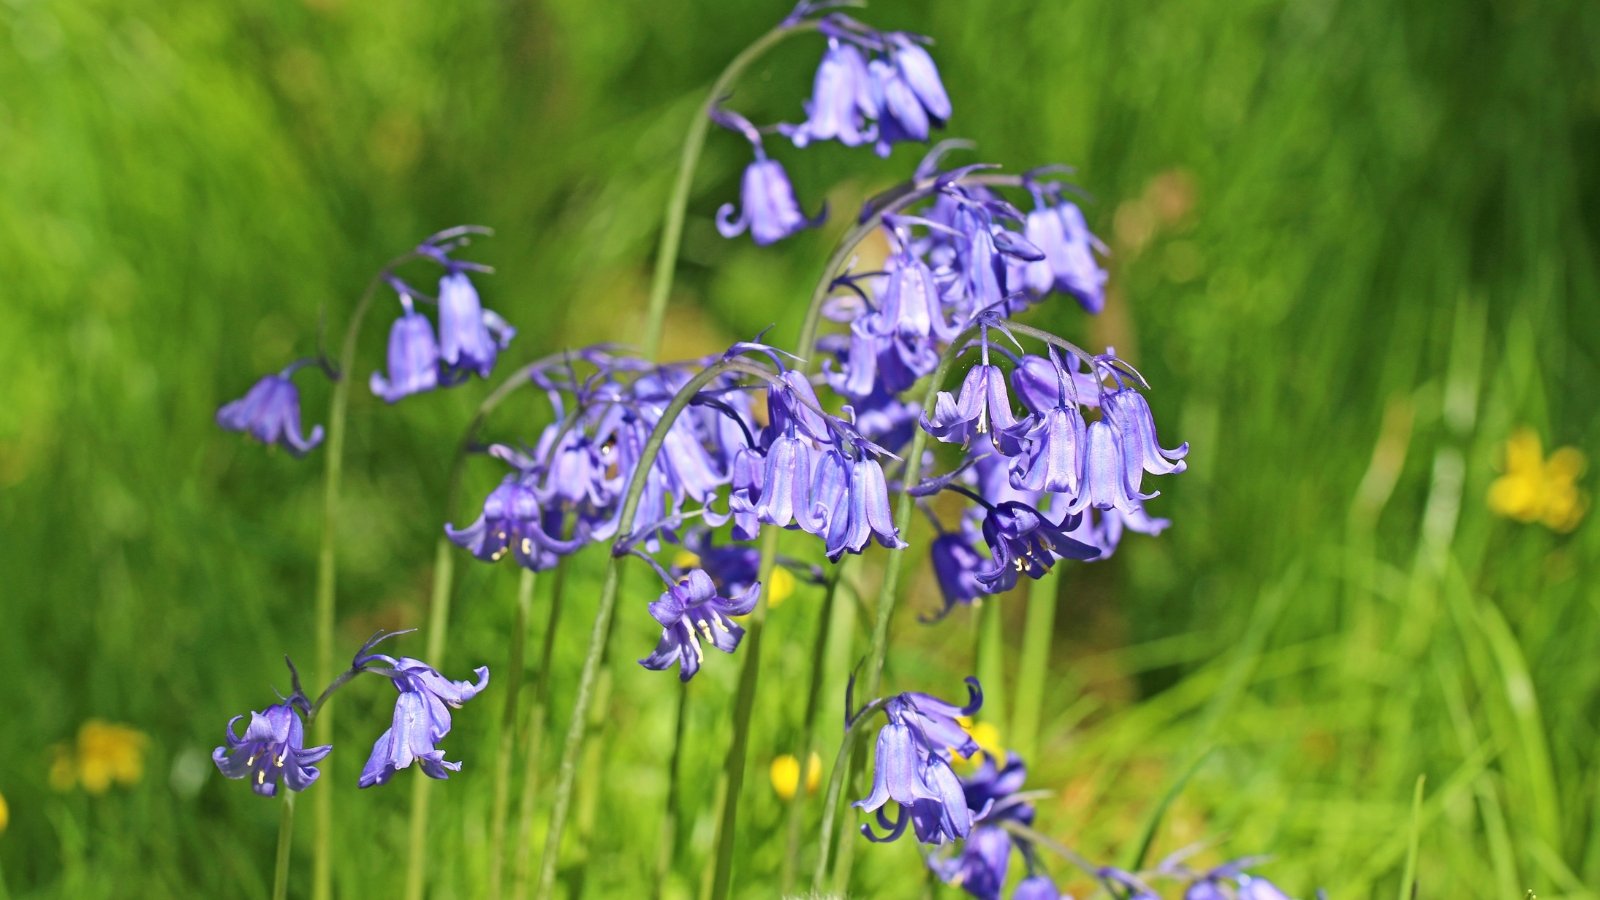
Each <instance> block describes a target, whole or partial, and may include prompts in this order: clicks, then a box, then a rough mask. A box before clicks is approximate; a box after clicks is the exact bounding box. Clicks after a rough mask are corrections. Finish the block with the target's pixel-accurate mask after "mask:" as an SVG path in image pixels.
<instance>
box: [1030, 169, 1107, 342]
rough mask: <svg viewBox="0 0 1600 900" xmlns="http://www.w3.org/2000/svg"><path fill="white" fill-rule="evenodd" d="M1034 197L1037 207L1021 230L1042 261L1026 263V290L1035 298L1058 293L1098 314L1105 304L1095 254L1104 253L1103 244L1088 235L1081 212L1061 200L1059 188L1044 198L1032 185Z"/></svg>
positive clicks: (1101, 271)
mask: <svg viewBox="0 0 1600 900" xmlns="http://www.w3.org/2000/svg"><path fill="white" fill-rule="evenodd" d="M1034 198H1035V200H1036V201H1037V206H1036V208H1035V209H1034V210H1033V211H1031V212H1029V213H1028V221H1027V224H1026V226H1024V229H1025V233H1026V234H1027V236H1028V240H1029V241H1030V242H1032V243H1033V244H1034V246H1036V247H1038V248H1039V249H1040V250H1042V251H1043V252H1044V258H1043V259H1039V260H1036V261H1034V262H1030V263H1028V264H1027V268H1026V270H1025V272H1024V274H1023V278H1024V280H1025V281H1026V282H1027V287H1028V290H1029V291H1030V292H1031V293H1032V294H1033V295H1034V296H1036V297H1042V296H1044V295H1045V294H1047V293H1049V292H1050V291H1051V290H1056V291H1060V292H1061V293H1063V294H1067V295H1069V296H1071V297H1073V298H1074V299H1076V300H1077V301H1078V303H1079V305H1081V306H1082V307H1083V308H1084V310H1085V311H1087V312H1089V313H1091V314H1097V313H1099V312H1100V311H1101V310H1102V309H1104V308H1105V305H1106V293H1105V288H1106V272H1105V270H1104V269H1102V268H1100V263H1099V262H1098V261H1096V259H1095V253H1096V252H1098V253H1100V254H1102V255H1103V254H1105V252H1106V248H1105V245H1104V244H1102V243H1100V241H1099V240H1098V239H1097V238H1096V237H1095V236H1094V235H1093V234H1091V233H1090V232H1089V225H1088V223H1087V222H1085V221H1084V219H1083V211H1082V210H1080V209H1078V207H1077V205H1076V204H1074V203H1071V202H1070V201H1067V200H1063V199H1061V196H1060V189H1059V188H1055V189H1054V191H1053V192H1051V193H1050V194H1049V195H1048V196H1047V195H1046V193H1045V190H1044V189H1042V188H1040V187H1038V186H1035V187H1034Z"/></svg>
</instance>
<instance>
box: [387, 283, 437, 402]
mask: <svg viewBox="0 0 1600 900" xmlns="http://www.w3.org/2000/svg"><path fill="white" fill-rule="evenodd" d="M400 305H401V306H402V307H404V309H405V311H404V312H403V313H402V314H401V316H400V318H398V319H396V320H395V321H394V325H393V326H392V327H391V328H390V329H389V374H388V375H387V377H386V376H385V375H384V374H383V373H382V372H373V373H372V378H371V380H370V386H371V388H372V393H374V394H376V395H377V396H379V397H382V398H383V400H384V402H386V403H396V402H398V401H399V400H400V399H401V398H402V397H409V396H410V395H412V394H420V393H423V392H425V391H431V390H433V389H434V388H437V387H438V386H439V360H440V356H439V342H438V340H436V339H435V338H434V336H433V323H431V322H429V321H428V318H427V317H426V316H424V315H422V314H421V313H419V312H417V311H416V310H415V309H413V308H412V306H411V298H410V297H409V296H407V295H405V294H401V295H400Z"/></svg>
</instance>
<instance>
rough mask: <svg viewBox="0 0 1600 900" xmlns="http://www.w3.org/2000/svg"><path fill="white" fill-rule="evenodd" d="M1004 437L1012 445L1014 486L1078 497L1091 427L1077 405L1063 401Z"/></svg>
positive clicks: (1012, 480) (1014, 428) (1021, 424)
mask: <svg viewBox="0 0 1600 900" xmlns="http://www.w3.org/2000/svg"><path fill="white" fill-rule="evenodd" d="M1003 437H1004V439H1005V440H1007V441H1009V442H1010V446H1009V447H1008V449H1010V450H1011V452H1012V459H1011V483H1012V484H1013V485H1015V486H1016V487H1018V488H1021V489H1023V490H1028V491H1046V492H1049V493H1052V494H1065V495H1066V496H1068V497H1076V496H1077V494H1078V488H1079V485H1080V484H1081V483H1082V481H1083V453H1084V450H1085V448H1086V446H1087V444H1088V426H1087V425H1086V424H1085V423H1084V421H1083V414H1082V413H1080V412H1078V405H1077V404H1076V403H1071V402H1068V401H1067V400H1066V399H1065V398H1062V400H1061V402H1060V403H1058V404H1057V406H1056V407H1055V408H1054V409H1051V410H1049V411H1048V412H1046V413H1044V414H1043V415H1040V416H1036V417H1033V418H1030V419H1027V420H1025V421H1023V422H1021V423H1019V424H1018V425H1016V426H1014V427H1013V428H1012V429H1011V430H1009V431H1007V432H1005V433H1004V435H1003Z"/></svg>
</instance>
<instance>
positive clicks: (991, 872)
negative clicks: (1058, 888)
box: [928, 753, 1054, 900]
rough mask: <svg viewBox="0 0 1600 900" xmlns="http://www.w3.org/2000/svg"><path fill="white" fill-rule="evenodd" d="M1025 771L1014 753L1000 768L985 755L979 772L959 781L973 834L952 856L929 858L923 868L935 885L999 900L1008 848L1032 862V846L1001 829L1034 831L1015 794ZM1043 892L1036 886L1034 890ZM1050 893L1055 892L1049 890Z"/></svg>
mask: <svg viewBox="0 0 1600 900" xmlns="http://www.w3.org/2000/svg"><path fill="white" fill-rule="evenodd" d="M1027 771H1028V770H1027V767H1026V766H1025V765H1023V763H1022V759H1021V757H1019V756H1017V755H1016V754H1015V753H1008V754H1006V762H1005V765H1004V766H999V765H997V764H996V763H995V760H994V758H993V757H991V756H990V755H988V754H984V757H983V763H982V765H980V766H979V768H978V770H977V771H976V772H974V773H972V774H971V775H969V776H967V777H966V778H963V779H961V787H962V790H963V792H964V793H965V795H966V801H967V808H968V809H970V810H971V811H972V815H973V828H972V834H971V836H970V837H968V838H967V842H966V844H965V845H964V846H963V847H962V848H961V852H960V853H959V854H957V855H956V856H954V857H949V858H941V857H939V856H937V855H930V856H929V857H928V865H929V866H930V867H931V868H932V869H933V871H934V872H935V874H937V875H938V876H939V877H940V879H942V880H943V881H945V882H946V883H947V884H954V885H959V886H960V887H961V889H962V890H964V891H966V892H967V893H969V894H971V895H973V896H975V897H979V898H981V900H999V897H1000V894H1001V889H1002V888H1003V887H1004V886H1005V882H1006V872H1007V870H1008V869H1009V867H1010V862H1011V851H1012V849H1013V847H1015V848H1016V849H1019V850H1020V851H1021V852H1022V854H1023V858H1024V859H1025V860H1029V859H1031V858H1032V849H1033V848H1032V846H1031V845H1030V844H1029V843H1028V842H1027V841H1024V840H1021V839H1014V838H1013V837H1012V836H1011V835H1010V833H1008V832H1007V831H1006V829H1005V827H1004V826H1005V823H1007V822H1014V823H1016V824H1019V825H1023V826H1029V827H1031V826H1032V825H1033V816H1034V809H1033V805H1032V804H1031V803H1029V802H1028V801H1027V799H1026V798H1025V797H1024V796H1022V795H1021V794H1020V792H1021V790H1022V785H1023V782H1024V781H1025V780H1026V779H1027ZM1042 888H1043V886H1042V885H1040V886H1035V888H1034V889H1035V890H1042ZM1051 888H1052V889H1054V885H1051ZM1013 896H1015V895H1013Z"/></svg>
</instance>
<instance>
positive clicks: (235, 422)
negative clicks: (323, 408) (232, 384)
mask: <svg viewBox="0 0 1600 900" xmlns="http://www.w3.org/2000/svg"><path fill="white" fill-rule="evenodd" d="M308 362H309V361H308V360H300V361H298V362H294V363H291V364H290V365H289V366H287V367H286V368H284V370H283V371H281V372H278V373H277V374H274V375H268V376H266V377H264V378H262V379H261V380H260V381H257V382H256V383H255V384H254V385H253V386H251V388H250V391H249V392H248V393H246V394H245V395H244V396H243V397H242V398H240V399H238V400H234V401H232V402H231V403H227V404H224V405H223V407H222V408H221V409H219V410H217V424H218V425H220V426H222V427H223V428H225V429H227V430H229V431H238V432H243V433H244V434H248V435H250V436H251V437H253V438H255V439H256V440H258V441H260V442H261V443H263V444H267V445H268V446H272V445H281V446H283V447H286V448H288V450H289V452H290V453H291V454H293V455H294V456H304V455H306V453H308V452H310V451H311V449H312V448H313V447H315V446H317V445H318V444H320V443H322V426H321V425H317V426H314V427H312V429H311V434H310V435H309V436H307V435H303V434H301V433H300V431H301V429H300V391H299V389H298V388H296V387H295V386H294V382H293V381H291V380H290V379H291V378H292V377H293V376H294V373H295V372H296V371H297V370H298V369H300V368H302V367H304V366H305V365H307V363H308Z"/></svg>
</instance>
